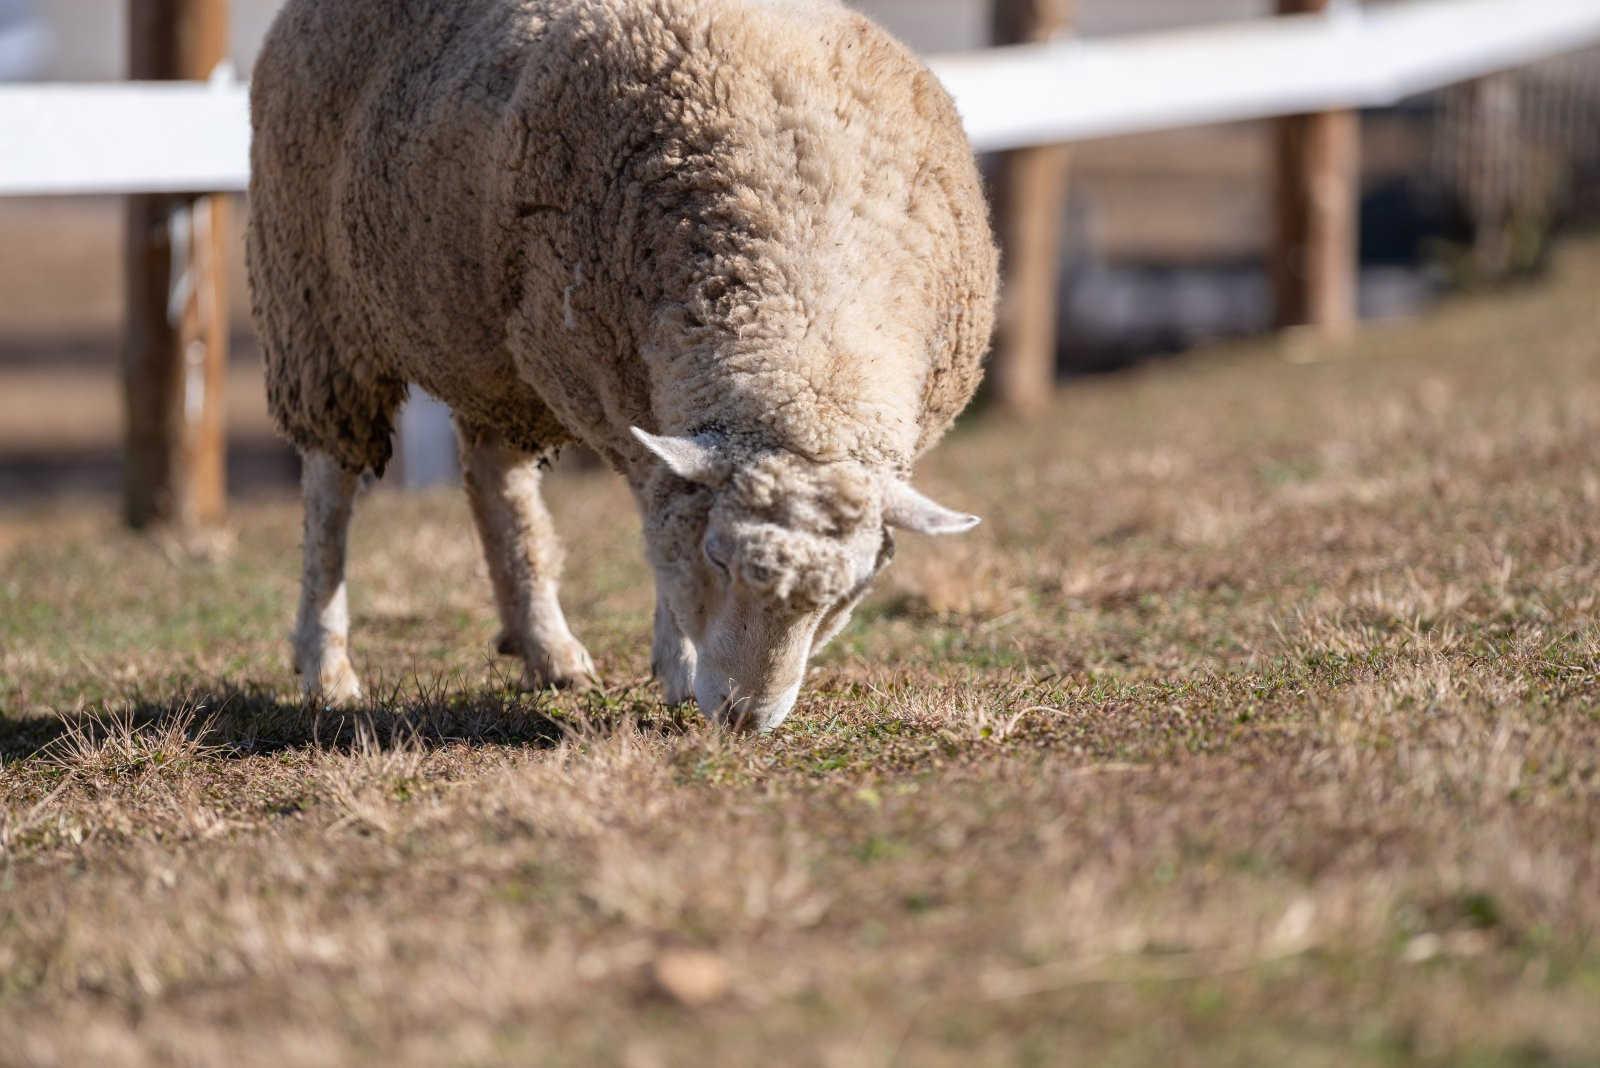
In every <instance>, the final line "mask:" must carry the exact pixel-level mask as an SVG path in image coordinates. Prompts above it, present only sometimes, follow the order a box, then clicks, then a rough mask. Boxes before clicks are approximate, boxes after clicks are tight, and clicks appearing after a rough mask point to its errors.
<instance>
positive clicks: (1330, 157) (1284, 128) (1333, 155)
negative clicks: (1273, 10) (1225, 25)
mask: <svg viewBox="0 0 1600 1068" xmlns="http://www.w3.org/2000/svg"><path fill="white" fill-rule="evenodd" d="M1338 2H1339V0H1332V2H1331V3H1330V0H1278V12H1279V14H1283V15H1300V14H1310V13H1316V12H1322V11H1326V10H1328V9H1329V7H1330V6H1336V5H1337V4H1338ZM1277 126H1278V128H1277V174H1276V190H1275V197H1276V202H1277V235H1276V242H1277V244H1276V247H1275V248H1274V249H1273V250H1272V274H1273V290H1274V295H1275V297H1276V300H1277V320H1278V325H1279V326H1281V327H1292V326H1311V327H1314V328H1316V329H1317V330H1319V331H1321V332H1323V333H1325V334H1328V335H1331V336H1344V335H1346V334H1348V333H1350V332H1351V331H1352V330H1353V329H1354V327H1355V323H1356V318H1357V296H1358V285H1359V281H1360V274H1359V272H1360V258H1359V257H1360V250H1359V248H1358V247H1357V245H1358V243H1359V240H1360V171H1361V120H1360V116H1359V115H1358V114H1357V113H1356V112H1353V111H1331V112H1325V113H1322V114H1316V115H1295V116H1291V117H1289V118H1284V119H1279V120H1278V124H1277Z"/></svg>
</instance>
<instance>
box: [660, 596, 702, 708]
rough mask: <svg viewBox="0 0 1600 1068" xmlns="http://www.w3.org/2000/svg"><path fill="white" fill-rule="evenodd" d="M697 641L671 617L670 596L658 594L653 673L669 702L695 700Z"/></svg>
mask: <svg viewBox="0 0 1600 1068" xmlns="http://www.w3.org/2000/svg"><path fill="white" fill-rule="evenodd" d="M694 666H695V652H694V644H693V643H692V642H690V641H689V639H688V638H685V637H684V636H683V632H682V631H681V630H679V629H678V623H677V621H676V620H674V619H673V618H672V611H671V609H669V608H668V607H667V599H666V598H665V597H663V596H661V594H660V593H657V594H656V638H655V644H654V646H652V648H651V650H650V672H651V674H653V675H654V676H655V677H656V679H657V681H659V682H660V683H661V689H662V692H663V694H664V695H665V697H666V701H667V704H669V705H681V704H685V703H687V702H689V701H693V700H694Z"/></svg>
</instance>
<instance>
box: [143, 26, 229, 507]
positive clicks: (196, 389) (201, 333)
mask: <svg viewBox="0 0 1600 1068" xmlns="http://www.w3.org/2000/svg"><path fill="white" fill-rule="evenodd" d="M128 14H129V19H128V34H129V48H128V58H129V76H130V77H132V78H134V79H136V80H156V81H160V80H170V79H205V78H208V77H209V76H210V75H211V73H212V71H214V70H215V69H216V67H217V65H218V64H219V63H221V62H222V61H223V60H224V59H225V58H226V57H227V54H228V4H227V0H129V4H128ZM228 217H229V210H228V201H227V198H226V197H224V196H221V195H206V194H204V192H203V191H198V190H197V191H196V192H195V193H192V194H183V195H152V196H134V197H129V198H128V204H127V233H126V247H125V259H124V263H125V272H126V281H125V285H126V299H127V306H126V316H127V318H126V325H125V330H126V335H125V337H124V341H123V345H124V349H123V389H124V398H125V403H126V435H127V436H126V450H127V458H126V461H125V462H126V473H125V496H124V506H125V510H126V515H127V519H128V522H129V523H130V524H132V525H133V526H135V527H145V526H148V525H150V524H153V523H161V522H175V523H178V524H182V525H190V526H192V525H196V524H202V523H209V522H215V521H217V520H219V519H221V518H222V515H223V511H224V508H225V506H226V494H227V486H226V479H227V476H226V471H225V469H224V468H225V449H226V437H225V429H224V426H223V389H224V383H225V376H226V372H227V360H228V301H227V279H226V277H225V272H224V267H223V263H224V259H223V256H224V252H225V249H226V241H227V234H228Z"/></svg>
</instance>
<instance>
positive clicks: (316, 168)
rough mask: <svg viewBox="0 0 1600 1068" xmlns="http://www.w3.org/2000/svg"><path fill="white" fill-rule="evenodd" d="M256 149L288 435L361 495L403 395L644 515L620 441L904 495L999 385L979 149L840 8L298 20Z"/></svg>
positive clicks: (688, 4)
mask: <svg viewBox="0 0 1600 1068" xmlns="http://www.w3.org/2000/svg"><path fill="white" fill-rule="evenodd" d="M252 123H253V127H254V133H255V140H254V147H253V163H254V178H253V182H252V186H251V198H252V226H251V233H250V239H249V255H250V266H251V276H252V279H253V287H254V302H255V310H256V316H257V320H258V324H259V327H260V332H261V336H262V338H263V342H264V346H265V351H266V360H267V368H268V395H269V400H270V404H271V408H272V412H273V414H274V416H275V418H276V419H277V421H278V423H279V425H280V426H281V427H282V429H283V431H284V432H285V433H286V434H287V435H288V436H289V437H290V438H291V439H292V440H293V441H294V442H295V443H297V444H298V445H299V446H301V447H302V448H304V449H307V450H324V451H326V452H328V453H330V454H331V455H332V456H333V457H335V458H336V459H337V461H338V462H339V464H341V465H342V466H344V467H345V468H347V469H349V470H351V471H360V470H365V469H371V470H374V471H377V472H381V471H382V470H383V468H384V466H385V464H386V463H387V461H388V459H389V456H390V437H391V433H392V420H393V414H394V412H395V409H396V407H397V405H398V404H399V402H400V401H401V399H402V398H403V395H404V390H405V385H406V383H416V384H418V385H420V386H422V387H424V388H426V389H427V390H428V391H429V392H431V393H433V394H434V395H436V396H438V397H439V398H441V399H442V400H444V401H445V402H446V403H447V404H449V405H450V407H451V408H452V409H453V410H454V411H455V412H456V414H457V417H458V419H459V420H460V421H461V422H462V423H463V424H464V425H465V426H467V427H468V428H469V429H470V428H473V427H478V428H482V431H483V433H484V434H485V435H486V436H488V435H498V436H499V437H501V438H503V439H504V440H505V441H507V442H508V443H510V444H511V445H513V446H515V447H517V448H520V449H522V450H526V451H528V452H533V453H538V454H545V453H548V452H549V451H551V450H553V449H555V448H558V447H559V446H561V445H562V444H565V443H567V442H570V441H573V440H579V441H582V442H584V443H585V444H587V445H589V446H590V447H592V448H594V449H595V450H596V451H598V452H599V453H601V454H602V455H603V456H605V457H606V458H607V459H608V460H609V461H610V462H611V463H612V464H613V465H614V466H616V467H618V468H619V469H620V470H623V471H624V472H625V473H628V474H629V475H630V477H631V479H632V480H633V481H634V484H635V486H636V488H640V489H641V490H642V489H643V487H644V484H645V483H646V482H647V481H648V477H647V472H648V470H649V469H650V468H652V467H655V466H659V465H654V464H653V463H652V461H651V460H650V459H649V457H648V455H647V454H646V452H645V450H644V449H643V448H642V447H641V446H640V445H639V444H638V443H637V442H636V441H635V440H634V439H633V438H632V437H631V436H630V434H629V427H630V426H633V425H638V426H641V427H644V428H646V429H649V430H652V431H656V432H659V433H663V434H670V435H692V434H694V433H696V432H703V431H706V430H708V429H709V430H715V431H717V432H719V433H720V434H721V435H723V439H724V440H725V441H726V442H728V443H730V446H731V447H734V448H736V450H737V446H739V445H740V444H743V445H745V446H747V447H748V450H749V453H748V454H750V455H770V454H772V453H773V452H774V451H777V452H779V453H782V454H786V455H787V456H790V457H793V458H795V459H799V460H804V461H807V462H809V463H810V464H834V463H839V462H841V461H847V462H849V466H855V465H862V466H864V467H865V468H868V469H872V470H887V471H893V472H895V473H898V474H900V475H906V474H908V473H909V470H910V467H911V464H912V462H913V460H914V459H915V458H916V457H917V456H918V455H920V454H921V453H922V452H923V451H925V450H926V449H928V448H929V447H930V446H932V445H933V443H934V442H936V441H937V440H938V439H939V437H940V436H941V435H942V434H943V433H944V431H945V430H946V429H947V428H948V427H949V425H950V423H951V422H952V421H953V420H954V418H955V417H956V415H957V414H958V413H959V412H960V411H961V410H962V408H964V407H965V406H966V404H967V403H968V401H969V400H970V399H971V397H972V394H973V392H974V390H975V389H976V387H977V385H978V381H979V378H980V376H981V362H982V357H983V354H984V352H985V350H986V348H987V345H988V341H989V336H990V332H991V328H992V325H993V316H994V301H995V290H996V255H995V250H994V245H993V240H992V237H991V234H990V229H989V224H988V218H987V210H986V207H985V204H984V200H983V196H982V192H981V187H980V182H979V176H978V172H977V168H976V165H975V163H974V160H973V156H972V152H971V149H970V147H969V145H968V142H967V140H966V137H965V135H964V133H963V131H962V128H961V124H960V122H959V119H958V117H957V115H956V112H955V109H954V107H953V105H952V103H951V101H950V98H949V97H948V95H947V94H946V93H945V92H944V90H943V89H942V87H941V86H940V85H939V84H938V83H937V81H936V80H935V79H934V78H933V76H932V75H931V74H930V73H929V72H928V71H927V69H926V68H925V67H924V66H923V65H922V64H921V63H920V62H918V60H917V59H916V58H915V57H914V56H913V55H911V54H910V52H908V51H907V50H906V49H905V48H904V47H903V46H901V45H900V44H899V43H897V42H896V41H894V40H893V39H892V38H890V37H889V36H888V35H887V34H886V33H884V32H883V31H882V30H880V29H879V28H877V27H876V26H874V25H873V24H872V23H871V22H870V21H868V20H867V19H865V18H863V17H861V16H859V15H856V14H854V13H851V12H849V11H847V10H846V9H844V8H843V7H841V6H838V5H837V4H834V3H831V2H828V0H765V2H760V0H404V2H401V0H290V2H289V3H288V4H287V5H286V6H285V8H284V9H283V11H282V13H281V15H280V17H279V19H278V21H277V23H276V25H275V26H274V28H273V30H272V32H271V34H270V36H269V39H268V41H267V44H266V48H265V51H264V52H263V54H262V56H261V59H260V62H259V65H258V66H257V68H256V73H255V78H254V92H253V97H252ZM738 451H743V450H738ZM750 477H751V478H754V479H759V475H758V474H756V473H754V472H752V474H751V476H750ZM752 489H753V487H752Z"/></svg>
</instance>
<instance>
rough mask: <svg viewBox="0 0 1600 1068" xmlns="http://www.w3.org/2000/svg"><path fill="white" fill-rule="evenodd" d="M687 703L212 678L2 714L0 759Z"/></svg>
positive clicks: (467, 728) (512, 730)
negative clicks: (309, 687)
mask: <svg viewBox="0 0 1600 1068" xmlns="http://www.w3.org/2000/svg"><path fill="white" fill-rule="evenodd" d="M687 716H688V713H686V712H682V711H680V710H675V709H669V708H664V707H663V706H662V705H661V704H660V702H659V701H658V700H656V699H655V698H654V697H653V695H651V694H650V692H649V691H648V689H647V688H644V687H629V688H625V689H621V690H613V691H604V692H597V693H592V694H582V695H561V696H556V695H551V694H519V693H515V692H513V691H511V690H506V689H498V690H496V689H479V690H472V689H452V687H451V686H450V685H449V684H446V683H437V684H421V683H415V682H414V683H412V684H410V686H408V687H397V688H394V689H392V690H391V691H389V692H387V693H383V694H381V695H380V696H379V697H377V698H375V699H373V700H369V701H366V702H363V703H360V704H357V705H353V706H350V707H330V706H328V705H325V704H321V703H319V702H316V701H312V700H286V699H285V698H284V697H283V696H282V694H281V693H278V692H275V691H273V690H272V689H270V688H269V687H266V686H262V685H256V684H250V683H242V684H241V683H233V682H219V683H217V684H214V685H208V686H201V687H196V688H193V689H190V690H187V691H185V692H183V693H181V694H163V695H151V694H142V693H132V694H130V695H128V696H127V697H126V698H124V699H121V700H117V701H108V702H105V703H104V704H100V705H93V706H88V707H85V708H82V709H79V710H75V711H72V712H65V713H61V714H58V715H54V716H32V717H27V718H20V719H18V718H11V717H6V716H3V715H0V766H4V765H6V764H11V763H14V762H16V761H20V760H26V759H28V758H30V757H33V756H35V755H37V754H39V753H40V752H42V751H48V750H50V749H52V748H55V747H58V746H60V745H61V744H62V743H63V742H64V741H67V740H72V739H77V740H80V741H86V742H89V743H99V742H101V741H103V740H105V739H109V738H113V737H121V738H124V739H127V740H137V739H139V738H140V737H145V738H148V739H154V738H156V737H158V736H167V737H170V736H171V735H172V734H173V733H174V732H177V733H180V734H182V735H185V736H187V737H189V738H191V739H193V740H194V741H196V742H200V743H203V744H204V745H205V747H206V749H207V751H208V752H209V753H214V754H216V755H217V756H218V757H219V758H224V759H226V758H242V757H248V756H257V755H262V754H270V753H274V752H280V751H283V750H293V749H305V748H312V749H319V750H324V751H329V752H348V751H351V750H353V749H355V748H356V747H358V746H359V747H362V748H370V747H374V746H375V747H377V748H379V749H391V748H397V747H400V746H411V747H421V748H424V749H438V748H443V747H445V746H452V745H469V746H504V747H510V748H538V749H549V748H554V747H555V746H557V745H560V744H561V743H562V742H563V741H565V740H567V739H569V738H572V737H574V736H581V737H595V736H606V735H610V734H614V733H616V732H618V731H621V730H638V731H641V732H645V733H653V734H681V733H684V732H685V731H686V730H688V729H690V720H689V719H688V718H687Z"/></svg>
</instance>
